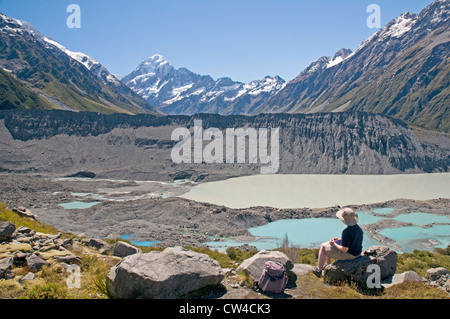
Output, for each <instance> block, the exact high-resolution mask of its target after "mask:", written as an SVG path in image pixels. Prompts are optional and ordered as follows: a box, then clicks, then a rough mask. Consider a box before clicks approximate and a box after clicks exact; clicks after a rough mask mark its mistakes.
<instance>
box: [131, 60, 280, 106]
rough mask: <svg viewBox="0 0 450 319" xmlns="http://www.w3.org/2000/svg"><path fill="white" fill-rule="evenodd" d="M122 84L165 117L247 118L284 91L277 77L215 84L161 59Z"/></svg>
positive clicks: (146, 64) (148, 62) (143, 65)
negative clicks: (243, 116)
mask: <svg viewBox="0 0 450 319" xmlns="http://www.w3.org/2000/svg"><path fill="white" fill-rule="evenodd" d="M122 82H124V83H125V84H127V85H128V86H129V87H130V88H132V89H133V90H134V91H136V92H137V93H138V94H139V95H140V96H142V97H143V98H144V99H146V100H147V101H148V102H149V103H151V104H152V105H155V106H156V107H158V108H159V109H160V110H162V111H163V112H165V113H167V114H185V115H192V114H197V113H216V114H248V113H250V112H252V111H253V110H254V109H255V108H256V107H258V106H259V105H260V104H261V103H263V102H264V101H265V100H266V99H267V98H268V97H270V96H272V95H273V94H275V93H276V92H278V91H279V90H280V89H281V88H283V87H284V84H285V81H284V80H283V79H281V78H280V77H278V76H276V77H270V76H267V77H265V78H264V79H263V80H256V81H253V82H250V83H247V84H245V83H241V82H236V81H233V80H231V79H230V78H220V79H218V80H214V79H213V78H212V77H210V76H208V75H199V74H196V73H194V72H192V71H190V70H188V69H186V68H179V69H176V68H174V67H173V66H172V65H170V64H169V62H167V61H166V60H165V59H164V57H163V56H161V55H159V54H155V55H154V56H152V57H150V58H148V59H145V60H144V61H143V62H142V63H141V64H140V65H139V66H138V67H137V68H136V69H135V70H134V71H133V72H132V73H130V74H129V75H127V76H125V77H124V78H123V79H122Z"/></svg>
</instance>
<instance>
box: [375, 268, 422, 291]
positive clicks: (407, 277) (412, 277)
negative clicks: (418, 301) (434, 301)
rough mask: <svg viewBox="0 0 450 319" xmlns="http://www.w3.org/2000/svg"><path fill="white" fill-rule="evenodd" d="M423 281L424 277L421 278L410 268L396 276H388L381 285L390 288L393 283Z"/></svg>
mask: <svg viewBox="0 0 450 319" xmlns="http://www.w3.org/2000/svg"><path fill="white" fill-rule="evenodd" d="M407 281H409V282H423V281H424V279H423V278H421V277H420V276H419V275H418V274H417V273H416V272H415V271H412V270H409V271H405V272H403V273H401V274H395V275H394V276H392V277H390V278H388V279H387V280H385V281H383V282H382V283H381V285H382V286H383V287H384V288H389V287H391V286H393V285H397V284H401V283H403V282H407Z"/></svg>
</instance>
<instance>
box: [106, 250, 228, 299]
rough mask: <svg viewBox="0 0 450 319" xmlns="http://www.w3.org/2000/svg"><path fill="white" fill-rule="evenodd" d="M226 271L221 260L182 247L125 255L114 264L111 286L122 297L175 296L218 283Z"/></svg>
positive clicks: (110, 276) (111, 289) (154, 297)
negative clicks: (220, 262) (221, 264)
mask: <svg viewBox="0 0 450 319" xmlns="http://www.w3.org/2000/svg"><path fill="white" fill-rule="evenodd" d="M223 278H224V274H223V271H222V269H221V268H220V265H219V263H218V262H217V261H215V260H213V259H211V258H210V257H209V256H207V255H205V254H201V253H196V252H193V251H189V250H185V249H183V248H181V247H175V248H166V249H165V250H164V251H162V252H159V251H152V252H150V253H146V254H133V255H131V256H128V257H125V258H124V259H122V261H120V262H119V263H118V264H117V265H115V266H114V267H112V268H111V270H110V272H109V274H108V276H107V281H106V282H107V286H108V289H109V291H110V293H111V294H112V296H113V297H115V298H119V299H174V298H176V297H177V296H180V295H184V294H187V293H189V292H192V291H194V290H198V289H200V288H203V287H206V286H210V285H217V284H219V283H220V282H221V281H222V279H223Z"/></svg>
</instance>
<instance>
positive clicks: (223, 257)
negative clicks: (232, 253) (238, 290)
mask: <svg viewBox="0 0 450 319" xmlns="http://www.w3.org/2000/svg"><path fill="white" fill-rule="evenodd" d="M186 248H187V249H189V250H192V251H195V252H197V253H201V254H206V255H208V256H209V257H211V258H212V259H214V260H217V261H218V262H219V264H220V267H222V268H233V267H235V266H236V264H235V262H234V261H233V260H232V259H231V258H230V257H228V255H227V254H224V253H221V252H219V251H217V250H212V249H210V248H208V247H192V246H187V247H186Z"/></svg>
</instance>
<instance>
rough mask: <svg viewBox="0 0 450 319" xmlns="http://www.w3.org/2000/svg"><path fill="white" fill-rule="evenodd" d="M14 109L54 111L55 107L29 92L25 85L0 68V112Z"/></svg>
mask: <svg viewBox="0 0 450 319" xmlns="http://www.w3.org/2000/svg"><path fill="white" fill-rule="evenodd" d="M15 108H25V109H32V108H38V109H46V110H51V109H56V107H55V106H54V105H53V104H51V103H49V102H48V101H46V100H45V99H43V98H41V97H40V96H39V95H38V94H36V93H35V92H33V91H32V90H30V89H29V88H28V87H27V86H26V84H25V83H23V82H22V81H20V80H18V79H16V78H15V77H14V76H13V75H11V74H9V73H8V72H6V71H4V70H3V69H1V68H0V110H8V109H15Z"/></svg>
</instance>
